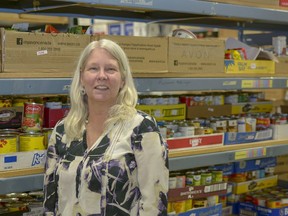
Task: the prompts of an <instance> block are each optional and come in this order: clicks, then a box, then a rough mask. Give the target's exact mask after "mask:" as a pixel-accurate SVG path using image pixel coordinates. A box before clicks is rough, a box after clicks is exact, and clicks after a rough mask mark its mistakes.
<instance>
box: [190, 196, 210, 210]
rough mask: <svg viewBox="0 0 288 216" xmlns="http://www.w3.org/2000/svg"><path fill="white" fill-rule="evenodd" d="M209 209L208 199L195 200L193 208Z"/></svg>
mask: <svg viewBox="0 0 288 216" xmlns="http://www.w3.org/2000/svg"><path fill="white" fill-rule="evenodd" d="M203 207H207V200H206V199H204V198H203V199H194V200H193V208H203Z"/></svg>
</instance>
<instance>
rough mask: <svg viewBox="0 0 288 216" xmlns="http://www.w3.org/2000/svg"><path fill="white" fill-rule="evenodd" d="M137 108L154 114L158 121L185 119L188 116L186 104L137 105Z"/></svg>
mask: <svg viewBox="0 0 288 216" xmlns="http://www.w3.org/2000/svg"><path fill="white" fill-rule="evenodd" d="M136 108H137V109H139V110H142V111H143V112H146V113H147V114H149V115H152V116H153V117H154V118H155V119H156V120H157V121H162V120H164V121H170V120H184V119H185V118H186V105H185V104H171V105H169V104H167V105H137V106H136Z"/></svg>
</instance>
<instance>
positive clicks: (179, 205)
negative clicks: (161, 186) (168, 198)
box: [172, 200, 186, 214]
mask: <svg viewBox="0 0 288 216" xmlns="http://www.w3.org/2000/svg"><path fill="white" fill-rule="evenodd" d="M172 208H173V210H174V211H175V212H176V213H177V214H178V213H183V212H185V211H186V201H185V200H182V201H176V202H173V203H172Z"/></svg>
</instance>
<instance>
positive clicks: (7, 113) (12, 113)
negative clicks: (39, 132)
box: [0, 107, 23, 129]
mask: <svg viewBox="0 0 288 216" xmlns="http://www.w3.org/2000/svg"><path fill="white" fill-rule="evenodd" d="M22 115H23V107H1V108H0V129H5V128H20V127H21V123H22Z"/></svg>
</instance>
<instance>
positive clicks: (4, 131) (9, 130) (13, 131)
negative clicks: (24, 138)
mask: <svg viewBox="0 0 288 216" xmlns="http://www.w3.org/2000/svg"><path fill="white" fill-rule="evenodd" d="M0 134H1V135H5V134H6V135H9V136H15V137H16V146H17V151H19V134H20V131H19V130H18V129H12V128H4V129H1V130H0Z"/></svg>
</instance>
